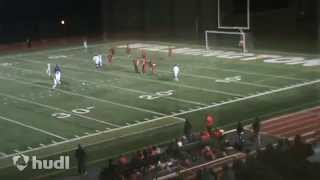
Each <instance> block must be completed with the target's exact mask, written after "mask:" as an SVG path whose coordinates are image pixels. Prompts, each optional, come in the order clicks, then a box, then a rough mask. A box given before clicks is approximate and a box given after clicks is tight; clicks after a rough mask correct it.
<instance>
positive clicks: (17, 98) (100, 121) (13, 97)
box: [0, 92, 121, 127]
mask: <svg viewBox="0 0 320 180" xmlns="http://www.w3.org/2000/svg"><path fill="white" fill-rule="evenodd" d="M0 96H4V97H7V98H10V99H15V100H18V101H22V102H26V103H29V104H34V105H37V106H41V107H45V108H47V109H52V110H55V111H61V112H65V113H70V114H72V115H74V116H77V117H81V118H84V119H88V120H92V121H96V122H98V123H102V124H106V125H109V126H113V127H121V126H120V125H117V124H114V123H110V122H107V121H102V120H98V119H95V118H91V117H88V116H84V115H81V114H77V113H73V112H72V111H67V110H64V109H61V108H57V107H53V106H50V105H46V104H41V103H38V102H35V101H30V100H27V99H23V98H19V97H16V96H11V95H8V94H4V93H1V92H0Z"/></svg>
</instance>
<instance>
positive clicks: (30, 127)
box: [0, 115, 67, 159]
mask: <svg viewBox="0 0 320 180" xmlns="http://www.w3.org/2000/svg"><path fill="white" fill-rule="evenodd" d="M0 119H2V120H4V121H7V122H11V123H13V124H17V125H20V126H23V127H25V128H29V129H32V130H34V131H37V132H41V133H43V134H47V135H49V136H52V137H55V138H58V139H61V140H67V138H65V137H62V136H59V135H57V134H54V133H51V132H49V131H46V130H43V129H40V128H36V127H34V126H31V125H27V124H24V123H22V122H19V121H15V120H13V119H11V118H6V117H4V116H1V115H0ZM0 159H1V158H0Z"/></svg>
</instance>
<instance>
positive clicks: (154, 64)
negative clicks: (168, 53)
mask: <svg viewBox="0 0 320 180" xmlns="http://www.w3.org/2000/svg"><path fill="white" fill-rule="evenodd" d="M149 66H150V67H151V71H152V74H153V75H155V74H156V73H157V64H156V63H154V62H152V61H150V62H149Z"/></svg>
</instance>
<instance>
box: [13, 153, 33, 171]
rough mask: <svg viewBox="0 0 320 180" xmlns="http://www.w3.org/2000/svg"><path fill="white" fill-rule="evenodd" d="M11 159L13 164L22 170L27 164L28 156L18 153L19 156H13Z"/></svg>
mask: <svg viewBox="0 0 320 180" xmlns="http://www.w3.org/2000/svg"><path fill="white" fill-rule="evenodd" d="M12 160H13V165H14V166H16V167H17V168H18V169H19V170H20V171H23V170H24V169H25V168H26V167H27V166H28V162H29V160H30V158H29V156H25V155H23V154H20V155H19V156H14V157H13V158H12Z"/></svg>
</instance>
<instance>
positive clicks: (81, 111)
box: [51, 106, 94, 119]
mask: <svg viewBox="0 0 320 180" xmlns="http://www.w3.org/2000/svg"><path fill="white" fill-rule="evenodd" d="M91 109H94V107H93V106H91V107H86V108H76V109H73V110H72V111H71V112H73V113H75V114H81V115H82V114H88V113H90V112H91V111H90V110H91ZM51 116H52V117H55V118H57V119H65V118H69V117H71V116H72V114H70V113H64V112H58V113H53V114H51Z"/></svg>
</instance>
